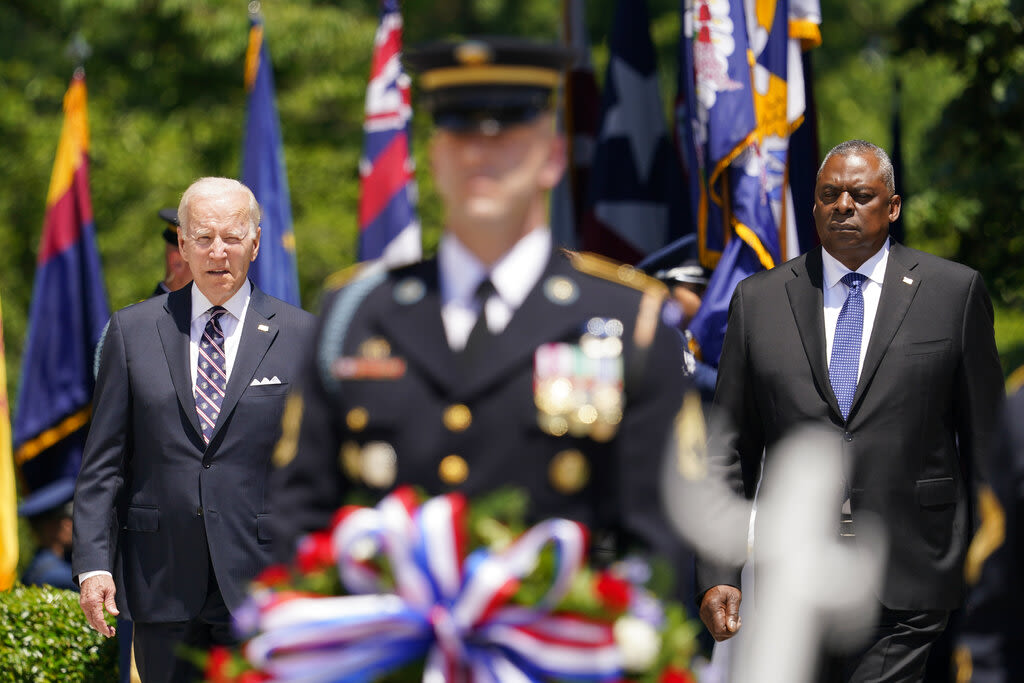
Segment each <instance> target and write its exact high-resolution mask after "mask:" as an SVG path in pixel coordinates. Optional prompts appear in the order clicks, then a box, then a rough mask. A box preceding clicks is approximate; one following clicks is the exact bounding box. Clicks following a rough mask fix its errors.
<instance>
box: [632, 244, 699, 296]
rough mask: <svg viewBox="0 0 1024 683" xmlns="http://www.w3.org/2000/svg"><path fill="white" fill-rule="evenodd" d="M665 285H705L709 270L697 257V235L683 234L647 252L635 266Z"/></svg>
mask: <svg viewBox="0 0 1024 683" xmlns="http://www.w3.org/2000/svg"><path fill="white" fill-rule="evenodd" d="M636 267H637V268H639V269H640V270H642V271H644V272H645V273H647V274H648V275H650V276H651V277H653V278H655V279H658V280H661V281H662V282H664V283H665V284H667V285H673V284H691V285H698V286H701V287H704V286H707V284H708V280H709V279H710V277H711V271H710V270H709V269H707V268H705V267H704V266H702V265H701V263H700V259H698V258H697V236H696V235H694V234H690V235H684V236H682V237H680V238H679V239H677V240H676V241H674V242H672V243H671V244H669V245H667V246H664V247H662V248H661V249H659V250H658V251H655V252H653V253H652V254H649V255H648V256H647V257H645V258H644V260H642V261H640V263H638V264H637V266H636Z"/></svg>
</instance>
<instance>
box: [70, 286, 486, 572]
mask: <svg viewBox="0 0 1024 683" xmlns="http://www.w3.org/2000/svg"><path fill="white" fill-rule="evenodd" d="M250 294H252V285H250V284H249V281H248V280H246V281H245V282H243V283H242V286H241V287H240V288H239V289H238V291H237V292H235V294H234V296H232V297H231V298H230V299H228V300H227V301H226V302H224V303H223V304H222V305H223V306H224V308H226V309H227V311H228V312H227V313H225V314H224V315H222V316H221V317H220V329H221V331H223V332H224V376H225V379H229V378H230V377H231V367H232V366H233V365H234V363H235V356H236V355H238V341H239V339H241V337H242V323H243V322H245V313H246V311H248V310H249V295H250ZM211 306H213V304H211V303H210V300H209V299H207V298H206V296H204V295H203V293H202V292H200V291H199V288H198V287H196V285H195V283H194V282H193V283H192V327H191V328H190V330H189V343H188V357H189V365H190V367H191V373H192V394H193V395H195V391H196V390H195V386H196V372H197V371H196V366H197V365H198V364H199V340H200V339H201V338H202V336H203V330H204V329H205V328H206V323H207V322H209V320H210V307H211ZM467 334H468V333H467ZM194 409H195V408H193V410H194ZM100 574H106V575H107V576H111V573H110V572H108V571H106V570H105V569H97V570H94V571H87V572H82V573H81V574H79V575H78V583H79V585H81V584H82V582H83V581H85V580H86V579H88V578H91V577H93V576H98V575H100Z"/></svg>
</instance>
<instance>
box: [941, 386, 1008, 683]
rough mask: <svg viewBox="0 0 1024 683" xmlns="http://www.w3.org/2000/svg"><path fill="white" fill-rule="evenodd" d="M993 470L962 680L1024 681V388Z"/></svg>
mask: <svg viewBox="0 0 1024 683" xmlns="http://www.w3.org/2000/svg"><path fill="white" fill-rule="evenodd" d="M989 469H990V475H989V476H988V481H989V484H990V486H991V489H983V492H982V494H981V496H980V500H979V505H978V508H979V510H980V513H981V514H980V517H981V525H980V528H979V530H978V533H977V534H976V535H975V538H974V540H973V541H972V543H971V549H970V551H968V553H967V572H966V573H967V579H968V581H969V582H971V583H974V586H973V587H972V589H971V592H970V593H969V594H968V598H967V606H966V608H965V609H964V618H963V623H962V624H961V626H960V633H959V638H958V640H959V643H958V645H959V646H958V648H957V650H956V653H955V656H954V661H955V663H956V668H957V677H956V680H957V681H958V683H959V682H960V681H973V683H1010V682H1011V681H1021V680H1024V625H1022V624H1021V614H1022V611H1024V585H1022V583H1021V578H1022V577H1024V390H1018V391H1017V392H1016V393H1015V394H1013V395H1012V396H1011V397H1010V398H1008V399H1007V401H1006V405H1005V410H1004V413H1003V421H1002V425H1001V429H1000V431H999V436H998V439H997V444H996V447H995V448H994V449H993V453H992V457H991V459H990V461H989ZM989 553H991V554H989ZM975 582H976V583H975Z"/></svg>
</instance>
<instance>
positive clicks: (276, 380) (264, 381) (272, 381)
mask: <svg viewBox="0 0 1024 683" xmlns="http://www.w3.org/2000/svg"><path fill="white" fill-rule="evenodd" d="M280 383H281V380H280V379H279V378H278V376H277V375H274V376H273V377H271V378H269V379H267V378H266V377H264V378H263V379H254V380H253V381H252V383H251V384H249V386H250V387H262V386H263V385H265V384H280Z"/></svg>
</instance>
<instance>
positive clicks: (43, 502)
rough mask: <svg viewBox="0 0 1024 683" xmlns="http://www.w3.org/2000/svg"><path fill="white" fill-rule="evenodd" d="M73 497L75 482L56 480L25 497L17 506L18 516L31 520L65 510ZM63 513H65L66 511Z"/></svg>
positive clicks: (62, 479) (66, 479)
mask: <svg viewBox="0 0 1024 683" xmlns="http://www.w3.org/2000/svg"><path fill="white" fill-rule="evenodd" d="M74 497H75V480H74V479H69V478H66V477H65V478H61V479H56V480H54V481H52V482H50V483H49V484H46V485H45V486H42V487H40V488H38V489H36V490H35V491H33V492H32V493H31V494H29V495H28V496H26V497H25V499H24V500H23V501H22V502H21V505H19V506H18V514H19V515H21V516H22V517H29V518H31V517H38V516H39V515H42V514H45V513H48V512H51V511H54V512H55V511H57V510H58V509H65V508H66V507H67V506H69V505H70V503H71V499H72V498H74ZM64 511H65V512H67V510H66V509H65V510H64ZM69 514H70V513H69Z"/></svg>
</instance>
